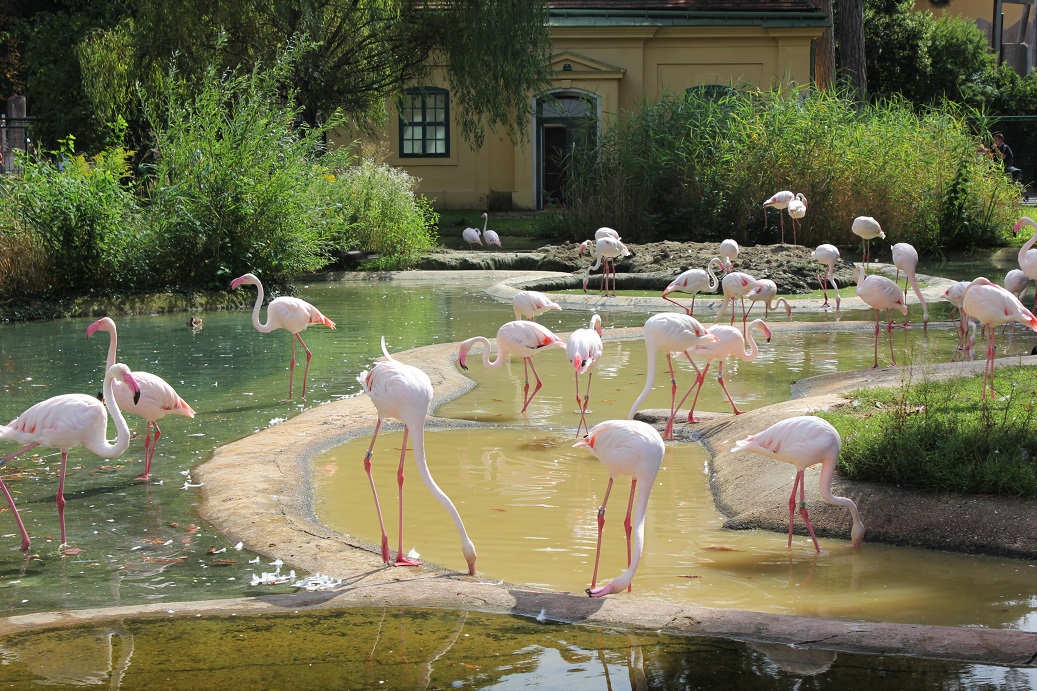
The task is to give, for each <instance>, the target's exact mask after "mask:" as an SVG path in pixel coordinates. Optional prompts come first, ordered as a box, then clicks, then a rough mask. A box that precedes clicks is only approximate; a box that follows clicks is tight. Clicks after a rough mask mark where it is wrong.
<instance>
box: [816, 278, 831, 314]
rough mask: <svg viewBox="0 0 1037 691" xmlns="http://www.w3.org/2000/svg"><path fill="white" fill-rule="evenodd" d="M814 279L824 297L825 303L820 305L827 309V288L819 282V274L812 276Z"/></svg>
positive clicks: (823, 283)
mask: <svg viewBox="0 0 1037 691" xmlns="http://www.w3.org/2000/svg"><path fill="white" fill-rule="evenodd" d="M814 278H816V279H817V283H818V285H820V286H821V293H822V294H823V295H824V296H825V301H824V302H823V303H822V304H821V306H822V307H828V306H829V305H828V286H826V285H825V282H824V281H822V280H821V274H814Z"/></svg>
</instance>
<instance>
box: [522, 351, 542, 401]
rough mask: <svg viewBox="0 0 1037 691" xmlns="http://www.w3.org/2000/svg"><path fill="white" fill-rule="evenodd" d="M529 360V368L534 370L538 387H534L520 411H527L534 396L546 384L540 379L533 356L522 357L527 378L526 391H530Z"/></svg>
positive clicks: (523, 371) (523, 369) (524, 373)
mask: <svg viewBox="0 0 1037 691" xmlns="http://www.w3.org/2000/svg"><path fill="white" fill-rule="evenodd" d="M527 362H528V363H529V369H531V370H533V377H534V378H535V379H536V382H537V385H536V388H534V389H533V393H531V394H530V395H529V398H527V399H525V403H523V405H522V410H520V411H519V412H520V413H524V412H526V408H528V407H529V404H530V403H532V402H533V397H534V396H536V395H537V391H540V387H542V386H543V385H544V382H542V381H540V375H539V374H537V368H536V367H535V366H534V365H533V358H531V357H526V358H522V374H523V376H524V377H525V378H526V384H525V392H528V391H529V376H528V375H527V374H526V363H527ZM523 396H525V393H523Z"/></svg>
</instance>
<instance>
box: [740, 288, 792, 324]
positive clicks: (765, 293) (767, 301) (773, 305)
mask: <svg viewBox="0 0 1037 691" xmlns="http://www.w3.org/2000/svg"><path fill="white" fill-rule="evenodd" d="M777 294H778V286H777V284H775V283H774V281H772V280H771V279H769V278H761V279H760V280H759V282H758V285H757V286H756V287H755V288H753V289H752V290H750V291H749V292H748V293H747V294H746V297H747V298H749V302H751V303H753V304H751V305H749V312H747V313H746V315H745V316H746V318H748V316H749V314H751V313H752V311H753V307H755V306H756V303H757V302H762V303H763V308H764V313H763V316H765V317H769V316H770V315H771V310H777V309H778V305H780V304H781V303H785V316H786V317H791V316H792V306H791V305H790V304H789V301H788V300H786V299H785V298H777V299H775V296H776V295H777ZM731 311H732V313H733V312H734V310H731Z"/></svg>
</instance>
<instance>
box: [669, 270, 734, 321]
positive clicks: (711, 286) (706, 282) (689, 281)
mask: <svg viewBox="0 0 1037 691" xmlns="http://www.w3.org/2000/svg"><path fill="white" fill-rule="evenodd" d="M713 262H716V263H717V264H720V268H723V266H724V264H723V262H721V261H720V259H718V258H717V257H713V258H712V259H710V260H709V262H708V263H707V264H706V268H705V269H688V270H687V271H685V272H683V273H682V274H681V275H680V276H678V277H677V278H675V279H673V281H671V282H670V285H668V286H666V290H664V291H663V300H666V301H667V302H672V303H673V304H675V305H677V306H678V307H680V308H681V309H682V310H684V312H685V314H689V315H692V316H694V314H695V297H696V296H697V295H698V294H699V293H700V292H702V291H703V290H708V291H709V292H713V291H714V290H716V289H717V285H719V281H718V279H717V275H716V274H715V273H713ZM670 293H687V294H688V295H691V308H690V309H689V308H687V307H685V306H684V305H682V304H680V303H679V302H677V301H676V300H674V299H672V298H670V297H667V296H668V295H669V294H670Z"/></svg>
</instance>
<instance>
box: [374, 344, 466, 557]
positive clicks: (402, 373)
mask: <svg viewBox="0 0 1037 691" xmlns="http://www.w3.org/2000/svg"><path fill="white" fill-rule="evenodd" d="M382 353H383V354H384V355H385V357H386V360H385V361H383V362H376V363H375V364H374V367H372V368H371V370H370V371H368V370H364V371H363V372H361V373H360V375H359V376H358V377H357V378H356V380H357V381H358V382H360V385H361V386H362V387H364V391H365V392H366V393H367V395H368V396H370V397H371V402H372V403H374V407H375V409H376V410H377V411H378V422H377V423H375V427H374V434H373V435H372V436H371V445H370V446H369V447H367V454H366V455H365V456H364V469H365V470H366V471H367V479H368V481H369V482H370V483H371V492H373V493H374V506H375V511H377V513H378V525H379V527H380V528H381V530H382V561H383V562H385V563H386V564H389V563H392V565H393V566H418V565H420V564H421V562H420V561H416V560H414V559H410V558H408V557H406V556H404V554H403V463H404V460H405V458H406V456H407V437H408V436H409V435H413V439H414V461H415V463H417V464H418V472H419V473H420V474H421V479H422V481H423V482H424V483H425V486H426V487H428V491H429V492H431V493H432V496H434V497H435V498H436V499H438V500H439V503H440V504H442V505H443V508H445V509H446V511H447V513H448V514H450V518H451V519H453V521H454V525H456V526H457V532H458V533H459V534H460V536H461V552H462V554H464V558H465V561H466V562H468V574H469V575H470V576H474V575H475V556H476V555H475V545H474V544H472V541H471V539H469V537H468V533H467V532H466V531H465V528H464V523H463V522H462V521H461V515H460V514H459V513H457V508H456V507H455V506H454V503H453V502H452V501H450V497H448V496H447V495H446V493H445V492H444V491H443V490H442V489H440V487H439V485H437V484H436V481H435V480H433V479H432V474H431V473H430V472H429V469H428V463H427V462H426V460H425V418H426V417H428V409H429V403H431V401H432V381H431V380H430V379H429V378H428V375H427V374H425V373H424V372H422V371H421V370H420V369H418V368H417V367H413V366H411V365H405V364H403V363H402V362H398V361H396V360H394V359H393V357H392V355H389V351H388V350H386V348H385V336H382ZM387 417H391V418H396V419H397V420H399V421H400V422H402V423H403V443H402V445H401V449H400V467H399V470H397V472H396V481H397V484H398V486H399V498H400V535H399V538H400V539H399V542H398V543H397V548H396V561H393V562H390V555H389V536H388V535H387V534H386V532H385V522H384V521H383V520H382V509H381V507H380V505H379V503H378V491H377V490H376V489H375V486H374V477H373V476H372V474H371V455H372V454H373V452H374V443H375V440H377V439H378V431H379V430H380V429H381V427H382V420H383V419H385V418H387Z"/></svg>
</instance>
